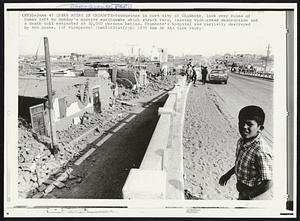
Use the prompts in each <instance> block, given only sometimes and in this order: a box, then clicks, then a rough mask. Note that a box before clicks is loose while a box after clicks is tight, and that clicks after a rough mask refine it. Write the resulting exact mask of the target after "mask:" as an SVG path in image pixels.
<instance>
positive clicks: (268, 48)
mask: <svg viewBox="0 0 300 221" xmlns="http://www.w3.org/2000/svg"><path fill="white" fill-rule="evenodd" d="M269 56H270V44H268V47H267V57H266V63H265V72H267V66H268V60H269Z"/></svg>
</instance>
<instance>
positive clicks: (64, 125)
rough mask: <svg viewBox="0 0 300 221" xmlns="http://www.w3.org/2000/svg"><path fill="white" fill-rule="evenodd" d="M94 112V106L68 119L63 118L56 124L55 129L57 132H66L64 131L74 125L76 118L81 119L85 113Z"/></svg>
mask: <svg viewBox="0 0 300 221" xmlns="http://www.w3.org/2000/svg"><path fill="white" fill-rule="evenodd" d="M93 111H94V108H93V107H92V106H90V107H88V108H86V109H83V110H80V111H79V112H77V113H74V114H72V115H70V116H68V117H65V118H62V119H60V120H59V121H56V122H55V129H56V130H57V131H61V130H64V129H66V128H68V127H69V126H70V125H71V124H73V119H74V118H76V117H81V116H82V115H83V114H84V113H85V112H89V113H92V112H93Z"/></svg>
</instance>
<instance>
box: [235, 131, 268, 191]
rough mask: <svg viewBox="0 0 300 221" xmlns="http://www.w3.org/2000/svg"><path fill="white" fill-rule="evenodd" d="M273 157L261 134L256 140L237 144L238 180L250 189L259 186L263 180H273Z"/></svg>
mask: <svg viewBox="0 0 300 221" xmlns="http://www.w3.org/2000/svg"><path fill="white" fill-rule="evenodd" d="M272 168H273V155H272V151H271V148H270V147H269V145H267V144H266V143H265V141H264V140H263V139H262V137H261V135H260V134H259V135H258V136H257V137H256V138H255V139H254V140H252V141H249V142H246V143H245V142H244V139H243V138H240V139H239V140H238V143H237V149H236V161H235V174H236V176H237V180H238V181H239V182H242V183H244V184H246V185H247V186H249V187H255V186H258V185H259V184H260V183H261V182H262V181H263V180H272Z"/></svg>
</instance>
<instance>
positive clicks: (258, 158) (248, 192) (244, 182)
mask: <svg viewBox="0 0 300 221" xmlns="http://www.w3.org/2000/svg"><path fill="white" fill-rule="evenodd" d="M238 120H239V132H240V135H241V138H240V139H239V140H238V142H237V148H236V160H235V165H234V167H232V168H231V169H230V170H229V171H228V172H227V173H226V174H224V175H223V176H221V178H220V180H219V184H220V185H222V186H224V185H226V183H227V181H228V180H229V179H230V177H231V176H232V175H233V174H235V175H236V177H237V184H236V188H237V190H238V192H239V197H238V199H239V200H270V199H272V197H273V195H272V170H273V154H272V150H271V148H270V147H269V145H268V144H267V143H266V142H265V140H264V139H263V137H262V135H261V131H262V130H263V129H264V126H263V125H264V121H265V113H264V111H263V110H262V109H261V108H260V107H258V106H246V107H244V108H242V109H241V110H240V113H239V116H238Z"/></svg>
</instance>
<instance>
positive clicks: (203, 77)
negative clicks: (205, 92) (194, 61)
mask: <svg viewBox="0 0 300 221" xmlns="http://www.w3.org/2000/svg"><path fill="white" fill-rule="evenodd" d="M207 73H208V71H207V66H205V67H203V69H202V70H201V75H202V84H205V83H206V77H207Z"/></svg>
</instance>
